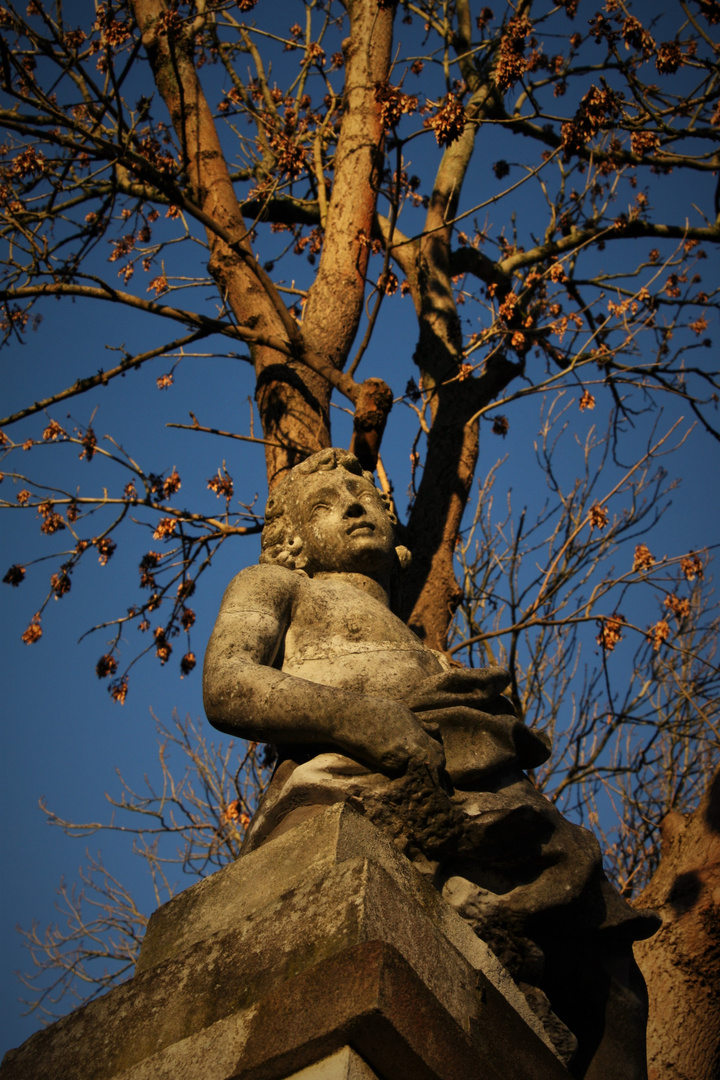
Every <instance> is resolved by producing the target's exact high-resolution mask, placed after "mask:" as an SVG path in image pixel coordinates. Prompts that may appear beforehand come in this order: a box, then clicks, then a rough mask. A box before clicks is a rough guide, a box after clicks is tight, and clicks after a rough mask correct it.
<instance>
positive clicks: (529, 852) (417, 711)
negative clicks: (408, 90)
mask: <svg viewBox="0 0 720 1080" xmlns="http://www.w3.org/2000/svg"><path fill="white" fill-rule="evenodd" d="M396 525H397V521H396V519H395V516H394V514H393V512H392V509H391V507H390V505H389V500H387V499H386V498H385V497H384V496H383V495H382V494H381V493H380V492H379V491H378V490H377V489H376V488H375V485H374V482H373V478H372V475H371V474H370V473H366V472H363V471H362V469H361V467H360V464H359V462H358V461H357V459H356V458H355V457H353V455H351V454H349V453H347V452H346V451H343V450H338V449H328V450H322V451H320V452H319V453H317V454H314V455H313V456H312V457H310V458H308V459H307V460H306V461H304V462H303V463H302V464H300V465H298V466H296V467H295V468H294V469H293V470H292V471H291V472H290V473H289V474H288V476H287V477H286V478H285V479H284V480H283V481H282V482H281V483H280V484H278V486H277V487H276V488H275V489H274V491H273V492H272V494H271V496H270V498H269V500H268V503H267V508H266V519H265V528H264V530H263V536H262V554H261V556H260V564H259V565H258V566H252V567H249V568H248V569H246V570H243V571H241V572H240V573H239V574H238V575H237V577H235V578H234V579H233V581H232V582H231V583H230V585H229V586H228V589H227V591H226V593H225V596H224V597H223V601H222V605H221V608H220V614H219V616H218V619H217V622H216V624H215V629H214V630H213V634H212V637H211V639H210V642H209V645H208V649H207V653H206V657H205V671H204V696H205V710H206V712H207V716H208V719H209V720H210V722H211V723H212V724H213V726H214V727H216V728H218V729H219V730H220V731H223V732H226V733H228V734H232V735H236V736H241V737H243V738H246V739H251V740H255V741H258V742H267V743H272V744H274V745H275V746H276V747H277V749H278V764H277V766H276V769H275V772H274V775H273V778H272V781H271V783H270V785H269V788H268V790H267V792H266V793H265V795H264V796H263V798H262V800H261V803H260V806H259V807H258V810H257V813H256V815H255V817H254V819H253V822H252V823H251V825H250V827H249V830H248V835H247V838H246V850H252V849H253V848H256V847H258V846H259V845H260V844H262V843H264V842H265V841H266V840H267V839H269V838H270V837H271V836H277V835H278V834H279V833H281V832H283V831H285V830H286V829H289V828H292V827H293V826H294V825H296V824H298V823H299V822H300V821H302V820H304V819H306V818H307V817H309V816H311V815H312V814H314V813H317V812H319V811H321V810H323V809H324V808H325V807H327V806H328V805H329V804H331V803H334V802H338V801H341V802H348V803H349V804H350V805H352V806H354V807H355V808H356V809H358V810H359V811H360V812H361V813H363V814H365V815H366V816H367V817H368V818H369V819H370V820H371V821H373V822H374V823H375V824H376V825H378V826H379V827H380V828H382V829H383V830H384V831H385V832H386V833H388V834H389V835H390V836H391V838H392V839H393V840H394V841H395V843H396V844H397V845H398V846H399V847H400V849H401V850H402V851H403V852H404V853H405V854H406V855H407V856H408V858H410V859H411V860H412V861H413V862H414V864H415V865H416V867H417V868H418V869H419V870H420V871H421V872H423V873H426V874H428V875H431V876H432V879H433V881H434V883H435V885H436V887H437V888H438V890H439V891H440V892H441V893H442V895H443V896H444V897H445V898H446V899H447V900H448V902H449V903H450V904H452V905H453V906H454V907H455V908H456V909H457V910H458V911H459V913H460V914H461V915H462V916H463V917H464V918H465V919H466V920H467V921H469V922H470V923H471V924H472V925H473V927H474V928H475V930H476V932H477V933H478V934H479V935H480V936H481V937H482V938H483V939H484V940H486V941H487V942H488V944H489V945H490V946H491V947H492V948H493V949H494V950H495V952H496V953H497V954H498V956H499V957H500V959H501V960H502V961H503V962H504V963H505V964H506V966H507V967H508V968H509V970H510V972H511V974H513V975H514V977H515V979H516V981H517V982H518V984H519V985H520V987H521V989H522V990H523V992H524V993H525V994H526V996H527V998H528V1000H529V1002H530V1004H531V1006H532V1007H533V1008H534V1009H535V1011H536V1012H537V1013H538V1014H539V1015H540V1017H541V1019H542V1020H543V1022H544V1023H545V1025H546V1027H547V1028H548V1031H549V1033H550V1035H551V1037H552V1038H553V1039H554V1040H555V1043H556V1045H557V1046H558V1047H559V1049H560V1050H561V1053H563V1054H564V1056H565V1058H566V1060H567V1061H568V1062H569V1063H570V1066H569V1067H570V1069H571V1071H572V1073H573V1074H574V1075H576V1076H578V1077H588V1078H590V1077H595V1076H598V1077H599V1076H601V1075H602V1076H607V1077H613V1078H616V1080H640V1078H642V1077H643V1076H644V1074H645V1066H644V1060H645V1054H644V1025H645V1001H644V987H643V984H642V979H641V976H640V974H639V971H637V969H636V967H635V965H634V962H633V960H632V951H631V943H632V941H633V940H636V939H638V938H641V937H646V936H648V934H650V933H652V932H654V929H655V926H656V923H655V921H654V919H653V918H652V917H649V916H647V915H642V914H639V913H637V912H634V911H633V910H632V909H631V908H630V907H629V906H628V905H627V904H626V903H625V901H624V900H622V899H621V898H620V896H619V895H618V894H617V892H616V891H615V890H614V889H613V888H612V886H611V885H610V884H609V882H608V881H607V880H606V878H605V877H604V875H603V872H602V867H601V859H600V851H599V847H598V844H597V841H596V840H595V839H594V837H593V836H592V835H591V834H590V833H589V832H587V831H586V830H584V829H581V828H580V827H578V826H575V825H571V824H570V823H569V822H567V821H565V819H564V818H563V817H562V816H561V815H560V814H559V813H558V811H557V810H556V809H555V808H554V807H553V806H552V804H551V803H550V802H548V800H547V799H545V797H544V796H543V795H542V794H541V793H540V792H539V791H538V790H537V788H536V787H535V786H534V784H533V783H532V782H531V780H530V779H529V778H528V776H527V770H530V769H533V768H534V767H536V766H537V765H540V764H541V763H542V762H543V761H545V760H546V758H547V757H548V756H549V752H550V751H549V745H548V742H547V740H546V739H545V738H544V737H542V736H541V735H539V734H538V733H535V732H533V731H532V730H531V729H529V728H527V727H526V726H525V725H524V724H523V723H521V721H520V720H519V719H518V718H517V716H516V715H515V713H514V710H513V707H512V704H511V702H510V701H509V700H508V699H507V698H505V697H503V696H502V692H503V690H505V689H506V687H507V686H508V684H509V681H510V679H509V675H508V673H507V672H505V671H503V670H501V669H499V668H483V669H479V670H478V669H470V668H462V667H460V666H452V665H451V664H450V663H449V662H448V660H447V659H446V657H445V656H443V655H442V654H441V653H438V652H435V651H434V650H432V649H429V648H428V647H427V646H426V645H424V644H423V642H422V641H421V640H420V639H419V638H418V637H417V636H416V635H415V634H414V633H413V632H412V631H411V630H410V629H409V628H408V626H406V625H405V623H403V622H402V621H401V619H399V618H398V617H397V615H395V614H394V613H393V611H392V610H391V604H390V597H391V594H392V591H393V585H394V580H395V579H396V577H397V575H398V574H400V573H401V572H402V568H403V565H406V564H407V563H408V561H409V559H410V553H409V552H408V551H407V549H406V548H404V547H402V546H398V545H397V542H396V536H395V532H396Z"/></svg>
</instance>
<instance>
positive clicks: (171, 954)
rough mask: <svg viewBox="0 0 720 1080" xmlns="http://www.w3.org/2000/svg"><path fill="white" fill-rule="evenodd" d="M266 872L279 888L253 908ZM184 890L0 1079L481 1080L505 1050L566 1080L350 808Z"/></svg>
mask: <svg viewBox="0 0 720 1080" xmlns="http://www.w3.org/2000/svg"><path fill="white" fill-rule="evenodd" d="M368 853H370V854H371V855H372V858H367V857H366V856H367V854H368ZM273 855H274V857H273ZM280 860H282V861H283V862H284V863H285V864H286V866H287V868H288V871H289V876H290V878H291V879H292V885H291V887H288V882H287V881H285V882H284V886H285V887H284V888H283V887H282V886H283V883H282V881H281V880H280V879H276V880H275V884H274V885H273V886H272V887H269V886H268V885H267V883H265V888H264V890H263V889H258V888H257V887H256V892H255V895H254V898H253V896H252V885H251V881H252V880H255V881H256V882H258V883H259V882H260V880H261V879H262V877H263V875H262V873H261V871H262V869H263V866H264V865H268V866H271V865H277V863H278V862H279V861H280ZM243 866H244V867H245V868H247V867H249V868H250V870H251V871H253V868H254V876H253V873H251V874H250V876H249V877H247V878H245V879H243V876H242V875H243V873H246V872H247V871H246V870H242V869H241V868H242V867H243ZM303 868H304V870H305V873H303ZM215 879H217V882H215ZM244 884H246V885H247V896H244ZM214 886H215V887H214ZM188 892H189V893H191V894H193V895H192V896H190V897H188V896H186V895H185V894H183V895H181V896H179V897H177V898H176V899H175V900H174V901H172V902H171V904H170V905H168V907H167V909H166V910H161V911H160V912H159V913H158V914H157V915H156V917H155V919H154V920H153V923H154V927H155V929H154V930H152V931H151V932H149V934H148V951H147V956H146V963H145V967H144V970H142V971H139V972H138V973H137V974H136V976H135V978H134V979H133V980H132V981H130V982H128V983H125V984H124V985H123V986H120V987H118V988H117V989H115V990H113V991H111V992H110V993H109V994H107V995H105V996H104V997H103V998H100V999H98V1000H97V1001H95V1002H92V1003H91V1004H89V1005H86V1006H85V1007H83V1008H82V1009H79V1010H77V1011H76V1012H75V1013H73V1014H71V1015H70V1016H68V1017H66V1018H65V1019H63V1020H61V1021H59V1022H58V1023H57V1024H54V1025H53V1026H52V1027H51V1028H48V1029H46V1030H45V1031H41V1032H38V1033H37V1034H36V1035H34V1036H33V1037H32V1038H31V1039H29V1040H28V1041H27V1042H26V1043H25V1044H24V1045H23V1046H22V1047H20V1048H19V1049H17V1050H15V1051H10V1052H9V1053H8V1054H7V1055H6V1057H5V1060H4V1062H3V1065H2V1067H1V1068H0V1076H1V1077H2V1080H59V1078H60V1077H62V1080H111V1078H112V1080H170V1078H172V1080H185V1078H186V1077H187V1078H188V1080H190V1077H191V1076H192V1077H193V1080H234V1078H238V1080H239V1078H242V1080H283V1078H285V1077H287V1076H288V1075H289V1074H291V1073H292V1072H293V1071H298V1070H299V1069H302V1068H305V1067H307V1066H309V1065H311V1064H313V1063H314V1062H316V1061H318V1060H321V1059H322V1058H324V1057H327V1056H328V1055H330V1054H332V1053H334V1052H335V1051H337V1050H339V1049H341V1048H342V1047H343V1046H351V1047H353V1049H354V1050H355V1051H356V1052H357V1053H359V1054H360V1055H361V1056H362V1057H363V1059H364V1060H365V1061H366V1062H368V1063H369V1065H370V1066H371V1067H372V1069H373V1070H374V1071H376V1073H377V1075H378V1076H379V1077H381V1080H402V1078H403V1077H407V1078H408V1080H411V1078H412V1080H423V1078H427V1080H456V1078H457V1080H461V1078H462V1080H472V1078H473V1077H474V1076H477V1077H478V1078H479V1077H480V1076H481V1075H482V1076H483V1077H487V1078H492V1077H494V1076H495V1075H496V1074H495V1072H494V1071H493V1070H494V1068H495V1066H494V1065H493V1066H492V1068H491V1065H490V1064H489V1062H491V1061H494V1060H496V1059H497V1060H505V1061H506V1063H507V1060H508V1054H510V1056H511V1058H512V1055H513V1054H516V1057H517V1061H515V1063H514V1064H513V1065H512V1069H513V1070H514V1071H508V1069H507V1068H505V1071H504V1072H503V1074H502V1075H503V1077H504V1078H505V1080H508V1078H512V1080H525V1078H526V1077H527V1080H530V1078H531V1077H532V1078H533V1080H561V1078H563V1077H565V1078H566V1077H567V1074H566V1073H565V1070H564V1069H563V1068H562V1066H561V1065H560V1063H559V1062H558V1061H557V1058H556V1057H555V1056H554V1055H553V1054H552V1053H551V1051H550V1050H549V1049H548V1047H547V1046H546V1045H545V1043H544V1042H543V1041H542V1040H541V1039H540V1038H539V1037H538V1036H537V1035H536V1034H535V1033H534V1032H533V1031H532V1030H531V1029H530V1028H529V1027H528V1026H527V1024H526V1023H525V1022H524V1021H523V1020H522V1019H521V1018H520V1016H519V1015H518V1014H517V1013H516V1012H515V1010H514V1009H513V1008H511V1007H510V1005H509V1004H508V1002H507V1000H506V999H505V997H503V995H502V993H501V992H500V991H499V990H498V989H497V987H496V986H495V985H493V983H492V982H491V981H490V980H489V979H488V978H487V977H486V976H485V974H484V973H483V972H482V970H479V969H478V967H477V966H476V965H477V964H478V961H479V960H480V959H481V956H480V953H479V952H478V947H479V949H480V951H482V943H480V942H478V940H477V939H476V938H475V937H474V935H473V934H472V932H471V931H470V929H469V928H468V927H467V926H465V925H464V924H463V922H462V920H460V919H459V918H458V917H457V916H456V915H455V913H454V912H452V911H451V910H450V909H449V908H448V907H447V905H446V904H445V903H444V901H443V900H442V899H441V898H440V897H439V896H438V895H437V894H436V893H435V892H434V890H433V889H432V888H431V886H430V885H429V883H428V882H427V881H426V880H424V879H423V878H422V876H421V875H419V874H418V872H417V871H416V870H414V869H413V867H412V866H410V864H409V863H407V860H405V859H404V858H403V857H402V856H400V855H399V854H398V853H397V851H396V850H395V849H394V848H393V846H392V845H391V844H390V843H388V842H387V841H386V840H385V839H384V838H383V837H382V836H381V835H379V834H378V832H377V830H376V829H375V828H374V827H373V826H371V825H369V823H368V822H366V821H364V820H363V819H362V818H359V817H358V815H356V814H355V813H354V812H353V811H351V810H349V809H348V808H343V807H332V808H330V809H329V810H327V811H325V813H324V814H323V815H320V816H319V817H316V818H315V819H313V820H311V821H308V822H306V823H305V824H304V825H301V826H298V827H297V828H296V829H293V830H292V831H291V832H289V833H287V834H285V835H284V836H281V837H279V838H278V839H277V840H275V841H272V842H271V843H269V844H268V845H267V847H266V848H265V849H261V850H260V851H258V852H257V853H255V855H253V856H252V858H251V857H250V856H248V858H247V859H246V860H241V861H240V862H239V863H238V864H236V865H235V866H233V867H230V868H228V871H225V872H221V873H220V874H217V875H214V877H213V878H210V879H208V880H207V881H205V882H202V883H200V884H199V885H197V886H194V887H193V888H192V889H190V890H188ZM190 915H193V918H194V925H195V926H196V927H202V928H203V932H202V935H201V936H198V934H197V933H193V932H192V929H191V927H188V924H187V919H188V917H189V916H190ZM186 929H187V930H188V931H189V932H187V933H186V932H185V931H186ZM448 933H449V934H450V935H452V937H453V938H454V943H453V941H451V940H450V939H449V937H448V936H447V935H448ZM466 945H467V946H468V949H467V953H468V955H464V951H465V946H466ZM494 967H495V968H497V962H495V965H494ZM491 974H492V976H493V978H495V981H496V982H497V983H498V985H500V986H502V979H498V978H497V971H496V970H493V967H492V965H491ZM505 989H506V991H507V992H509V996H511V997H512V992H511V991H512V990H513V988H512V983H511V981H509V980H508V982H507V985H506V987H505ZM514 993H515V995H516V999H517V998H519V997H520V995H518V993H517V990H514ZM509 1047H510V1049H509ZM513 1060H514V1059H513ZM488 1070H489V1071H488ZM497 1075H498V1077H499V1075H500V1074H499V1073H498V1074H497Z"/></svg>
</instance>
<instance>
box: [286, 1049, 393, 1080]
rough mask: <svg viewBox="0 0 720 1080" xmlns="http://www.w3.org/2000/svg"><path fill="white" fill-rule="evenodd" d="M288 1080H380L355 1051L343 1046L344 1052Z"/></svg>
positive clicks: (335, 1054)
mask: <svg viewBox="0 0 720 1080" xmlns="http://www.w3.org/2000/svg"><path fill="white" fill-rule="evenodd" d="M287 1080H378V1076H377V1073H374V1072H373V1071H372V1069H371V1068H370V1066H369V1065H367V1064H366V1063H365V1062H364V1061H363V1059H362V1058H361V1057H359V1055H358V1054H356V1053H355V1051H354V1050H352V1049H351V1048H350V1047H349V1046H343V1048H342V1050H338V1051H336V1053H334V1054H331V1055H330V1057H326V1058H323V1059H322V1061H318V1062H316V1063H315V1064H314V1065H309V1066H308V1068H307V1069H301V1070H300V1072H296V1073H293V1074H292V1076H288V1077H287Z"/></svg>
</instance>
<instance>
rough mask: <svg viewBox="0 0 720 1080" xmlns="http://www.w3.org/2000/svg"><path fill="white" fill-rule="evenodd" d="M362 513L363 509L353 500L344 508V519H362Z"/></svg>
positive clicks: (359, 503)
mask: <svg viewBox="0 0 720 1080" xmlns="http://www.w3.org/2000/svg"><path fill="white" fill-rule="evenodd" d="M364 513H365V507H364V506H363V504H362V503H361V502H359V501H358V500H357V499H353V501H352V502H350V503H348V505H347V507H346V508H345V517H362V516H363V514H364Z"/></svg>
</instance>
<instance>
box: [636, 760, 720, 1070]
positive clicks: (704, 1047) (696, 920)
mask: <svg viewBox="0 0 720 1080" xmlns="http://www.w3.org/2000/svg"><path fill="white" fill-rule="evenodd" d="M661 834H662V861H661V863H660V866H659V867H658V869H657V871H656V873H655V875H654V877H653V878H652V880H651V882H650V884H649V885H648V886H647V888H646V889H645V891H644V892H643V893H642V894H641V895H640V896H639V897H638V898H637V900H636V901H635V905H636V906H637V907H646V908H654V909H655V910H656V911H657V912H658V913H659V914H660V915H662V919H663V925H662V927H661V928H660V930H659V931H658V933H657V934H656V935H655V936H654V937H652V938H649V939H648V940H647V941H640V942H638V943H637V944H636V945H635V955H636V959H637V962H638V964H639V965H640V969H641V971H642V973H643V975H644V977H645V981H646V983H647V987H648V992H649V994H650V1020H649V1023H648V1078H649V1080H717V1077H718V1076H720V771H719V772H717V773H716V774H715V777H714V778H713V780H712V782H711V783H710V785H709V787H708V790H707V792H706V793H705V796H704V798H703V800H702V802H701V804H700V806H699V807H698V809H697V810H696V811H695V813H694V814H691V815H689V816H688V817H686V816H685V815H684V814H679V813H677V812H675V811H673V812H672V813H670V814H668V815H667V817H666V818H665V819H664V820H663V822H662V825H661Z"/></svg>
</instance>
